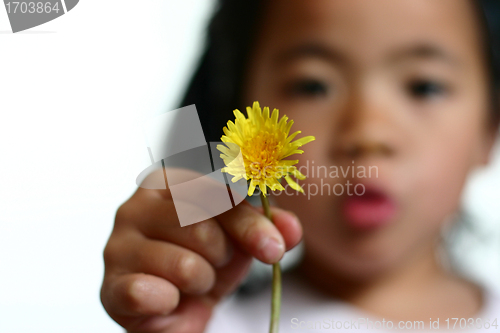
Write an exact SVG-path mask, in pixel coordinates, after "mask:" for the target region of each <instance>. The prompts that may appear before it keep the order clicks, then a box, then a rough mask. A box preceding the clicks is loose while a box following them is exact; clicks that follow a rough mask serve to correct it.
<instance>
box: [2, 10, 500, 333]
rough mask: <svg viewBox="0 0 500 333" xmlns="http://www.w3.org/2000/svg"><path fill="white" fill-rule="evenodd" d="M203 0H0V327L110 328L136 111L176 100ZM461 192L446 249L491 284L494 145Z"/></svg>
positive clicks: (198, 33)
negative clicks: (30, 19) (45, 0)
mask: <svg viewBox="0 0 500 333" xmlns="http://www.w3.org/2000/svg"><path fill="white" fill-rule="evenodd" d="M213 6H214V1H213V0H185V1H182V2H178V1H176V2H173V1H159V0H157V1H153V0H144V1H141V2H140V3H139V2H132V1H117V0H108V1H99V2H92V1H81V2H80V3H79V4H78V6H77V7H75V9H73V10H72V11H71V12H70V13H68V14H67V15H64V16H62V17H60V18H58V19H56V20H54V21H52V22H49V23H46V24H44V25H42V26H39V27H35V28H33V29H31V30H28V31H26V32H21V33H17V34H12V33H11V31H10V25H9V23H8V19H7V14H6V12H5V10H4V9H3V7H2V8H0V45H1V46H0V48H1V53H0V115H1V120H0V153H1V164H0V171H1V174H0V179H1V186H0V332H2V333H21V332H40V333H44V332H47V333H48V332H50V333H58V332H72V333H77V332H109V333H112V332H123V330H122V329H121V327H120V326H118V325H117V324H115V323H114V321H112V320H111V319H110V318H109V317H108V315H107V314H106V312H105V311H104V309H103V307H102V305H101V303H100V300H99V290H100V285H101V281H102V277H103V272H104V267H103V260H102V251H103V248H104V246H105V243H106V240H107V238H108V236H109V234H110V232H111V230H112V226H113V220H114V214H115V211H116V209H117V207H118V206H119V205H120V204H121V203H122V202H124V201H125V200H126V199H127V198H128V197H129V196H130V195H131V194H132V193H133V191H134V190H135V187H136V185H135V179H136V177H137V175H138V174H139V173H140V172H141V171H142V170H143V169H144V168H145V167H146V166H148V165H149V156H148V152H147V150H146V143H145V141H144V137H143V133H142V131H141V128H140V126H139V125H140V124H141V123H142V122H143V121H144V120H146V119H147V118H148V117H150V116H152V115H155V114H158V113H161V112H164V111H168V110H173V109H175V108H177V107H178V103H179V101H180V96H181V92H182V91H183V89H184V88H185V86H186V84H187V81H188V79H189V76H190V75H191V73H192V71H193V69H194V68H193V66H194V65H195V63H196V61H197V58H198V56H199V53H200V51H201V50H202V48H203V37H204V27H205V25H206V23H207V20H208V18H209V15H210V13H211V12H212V10H213ZM463 201H464V208H465V210H467V211H468V212H469V215H470V216H471V219H470V221H471V222H469V223H468V228H469V229H468V230H469V232H465V233H461V234H457V235H455V236H454V237H453V239H452V242H451V243H450V246H451V248H452V253H453V254H454V258H459V259H460V260H459V261H460V265H461V267H462V269H463V270H464V272H466V274H469V275H470V276H472V277H474V278H475V279H478V280H480V281H482V282H483V283H485V284H487V285H489V286H491V287H492V288H497V289H499V290H500V209H498V207H499V202H500V146H499V145H497V146H496V149H495V155H494V158H493V163H492V164H491V166H489V167H488V168H487V169H484V170H480V171H478V172H477V173H476V174H475V175H474V176H473V177H472V178H471V180H470V182H469V184H468V186H467V189H466V191H465V194H464V198H463ZM464 230H466V229H464Z"/></svg>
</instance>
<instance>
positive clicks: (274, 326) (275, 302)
mask: <svg viewBox="0 0 500 333" xmlns="http://www.w3.org/2000/svg"><path fill="white" fill-rule="evenodd" d="M260 201H261V202H262V207H263V208H264V214H265V215H266V217H267V218H268V219H269V220H271V221H272V216H271V209H269V199H268V198H267V197H265V196H264V195H263V194H262V191H261V192H260ZM280 307H281V268H280V263H279V262H277V263H275V264H273V290H272V296H271V325H270V326H269V333H278V330H279V322H280Z"/></svg>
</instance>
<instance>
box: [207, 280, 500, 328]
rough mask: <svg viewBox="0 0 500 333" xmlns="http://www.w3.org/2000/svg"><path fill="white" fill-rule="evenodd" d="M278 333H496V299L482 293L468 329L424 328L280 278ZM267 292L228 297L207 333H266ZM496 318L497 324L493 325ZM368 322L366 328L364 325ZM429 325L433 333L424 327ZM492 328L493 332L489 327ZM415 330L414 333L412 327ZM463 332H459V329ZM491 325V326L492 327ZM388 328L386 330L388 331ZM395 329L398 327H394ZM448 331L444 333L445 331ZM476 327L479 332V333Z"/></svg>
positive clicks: (499, 308) (499, 302) (499, 307)
mask: <svg viewBox="0 0 500 333" xmlns="http://www.w3.org/2000/svg"><path fill="white" fill-rule="evenodd" d="M282 286H283V287H282V288H283V290H282V304H281V315H280V330H279V332H280V333H289V332H334V331H356V332H360V333H361V332H368V331H371V332H374V331H376V332H389V331H394V330H410V328H414V329H415V330H418V331H420V332H437V331H438V329H437V328H438V327H439V329H440V330H448V331H449V330H453V327H454V326H455V330H456V331H461V332H479V331H481V332H500V318H499V317H500V294H498V293H497V292H494V291H492V290H488V289H486V288H483V293H484V295H483V296H484V298H483V299H484V304H483V308H482V310H481V311H480V313H479V314H477V315H476V317H474V318H473V320H474V325H475V326H474V327H475V328H474V329H470V328H467V327H468V325H470V320H469V318H464V319H462V318H458V319H457V320H455V319H452V318H450V320H449V322H446V321H445V322H443V321H442V320H441V321H440V322H439V326H438V323H437V322H435V320H436V318H434V319H433V320H432V321H434V323H431V322H429V321H426V322H420V323H419V322H415V323H414V322H399V321H394V322H392V321H391V322H390V321H388V320H384V319H383V318H377V317H375V316H373V315H371V314H368V313H367V312H364V311H363V310H360V309H358V308H356V307H355V306H353V305H350V304H348V303H345V302H343V301H339V300H334V299H332V298H328V297H327V296H324V295H321V294H320V293H319V292H318V291H316V290H314V289H313V288H311V287H310V286H306V285H304V284H303V283H299V281H298V279H297V278H295V277H293V276H291V275H287V274H284V275H283V284H282ZM270 302H271V286H268V287H267V288H266V289H265V290H264V291H262V292H259V293H258V294H256V295H252V296H249V297H246V298H242V297H237V296H235V295H232V296H230V297H229V298H228V299H226V300H225V301H223V302H222V303H221V304H219V305H218V307H217V308H216V309H215V310H214V313H213V316H212V318H211V320H210V322H209V323H208V326H207V329H206V330H205V332H207V333H235V332H236V333H260V332H261V333H266V332H269V323H270V321H269V317H270V307H271V303H270ZM497 318H498V319H497ZM370 321H371V322H370ZM431 324H432V325H433V329H430V328H429V327H430V326H431ZM495 324H497V326H496V327H495V326H494V325H495ZM418 325H420V329H419V327H418ZM461 325H462V327H463V329H461V327H460V326H461ZM492 325H493V326H492ZM391 326H392V329H390V328H391ZM398 326H399V327H398ZM448 327H449V329H448ZM479 327H481V328H479Z"/></svg>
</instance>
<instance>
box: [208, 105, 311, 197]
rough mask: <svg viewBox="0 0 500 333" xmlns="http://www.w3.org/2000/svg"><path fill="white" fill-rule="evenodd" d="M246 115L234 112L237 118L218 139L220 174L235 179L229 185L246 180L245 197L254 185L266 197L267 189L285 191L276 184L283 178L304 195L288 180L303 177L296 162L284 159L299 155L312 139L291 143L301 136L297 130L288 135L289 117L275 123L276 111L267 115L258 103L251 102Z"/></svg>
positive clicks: (306, 138) (253, 188)
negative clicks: (226, 174) (238, 158)
mask: <svg viewBox="0 0 500 333" xmlns="http://www.w3.org/2000/svg"><path fill="white" fill-rule="evenodd" d="M247 114H248V118H246V117H245V116H244V115H243V114H242V113H241V112H240V111H239V110H234V115H235V116H236V119H235V121H234V123H233V122H232V121H228V122H227V127H224V134H225V135H223V136H222V137H221V140H222V142H224V143H225V144H226V146H224V145H218V146H217V149H218V150H219V151H221V152H222V154H221V155H220V157H221V158H222V159H223V161H224V163H225V165H226V167H225V168H222V170H221V171H222V172H226V173H228V174H230V175H232V176H234V177H233V178H232V182H236V181H238V180H240V179H242V178H245V179H246V180H249V181H250V184H249V188H248V195H252V194H253V193H254V191H255V188H256V187H257V186H258V187H259V189H260V190H261V192H262V193H263V194H264V196H265V195H266V194H267V190H266V188H267V187H269V188H270V189H271V190H272V191H275V190H279V191H282V190H284V189H285V188H284V187H283V186H282V185H281V184H280V182H279V180H280V179H281V178H283V177H284V178H285V180H286V181H287V183H288V184H289V185H290V187H291V188H293V189H294V190H296V191H300V192H302V193H304V190H303V189H302V187H300V185H299V184H297V183H296V182H295V181H294V180H293V179H292V178H291V177H290V176H294V177H295V178H297V179H300V180H303V179H305V178H306V177H305V176H304V175H303V174H302V173H300V171H299V170H298V169H297V168H296V167H295V164H297V163H298V162H299V161H298V160H285V159H284V158H286V157H288V156H290V155H294V154H302V153H303V152H304V151H303V150H300V149H298V148H299V147H301V146H302V145H304V144H306V143H308V142H311V141H313V140H315V138H314V137H313V136H306V137H304V138H301V139H298V140H295V141H292V140H293V139H294V138H295V136H297V134H299V133H301V131H297V132H294V133H293V134H291V135H288V134H289V132H290V128H291V127H292V125H293V120H290V121H288V117H287V116H283V117H282V118H281V119H280V120H279V121H278V115H279V111H278V110H277V109H274V110H273V112H272V114H271V115H269V108H268V107H264V111H262V110H261V108H260V105H259V103H258V102H254V103H253V106H252V107H251V108H250V107H247ZM240 151H241V155H239V153H240ZM238 156H241V157H242V158H243V161H240V162H239V163H238V161H237V157H238Z"/></svg>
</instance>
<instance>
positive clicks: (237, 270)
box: [209, 246, 252, 302]
mask: <svg viewBox="0 0 500 333" xmlns="http://www.w3.org/2000/svg"><path fill="white" fill-rule="evenodd" d="M234 249H235V250H234V255H233V257H232V259H231V261H230V262H229V263H228V264H227V265H226V266H224V267H222V268H219V269H217V270H216V273H217V281H216V283H215V285H214V287H213V288H212V290H210V293H209V296H210V298H211V299H212V300H213V301H214V302H218V301H219V300H220V299H222V298H223V297H224V296H226V295H229V294H230V293H232V292H233V291H234V290H235V289H236V288H237V287H238V286H239V285H240V283H241V281H243V279H244V278H245V276H246V275H247V273H248V271H249V269H250V266H251V264H252V257H251V256H250V255H249V254H248V253H246V252H243V251H242V250H240V249H239V248H238V247H236V246H235V247H234Z"/></svg>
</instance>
